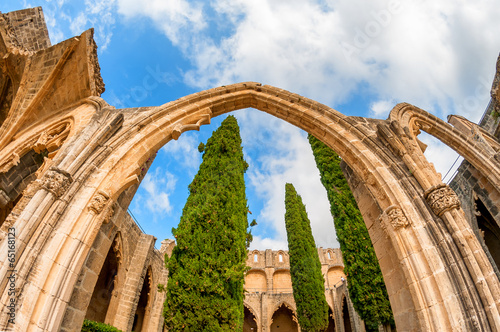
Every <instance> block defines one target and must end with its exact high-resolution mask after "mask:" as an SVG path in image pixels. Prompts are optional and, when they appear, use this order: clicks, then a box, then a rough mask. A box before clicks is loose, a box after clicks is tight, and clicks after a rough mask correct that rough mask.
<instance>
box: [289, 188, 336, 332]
mask: <svg viewBox="0 0 500 332" xmlns="http://www.w3.org/2000/svg"><path fill="white" fill-rule="evenodd" d="M285 206H286V212H285V225H286V232H287V237H288V252H289V255H290V274H291V277H292V287H293V297H294V299H295V303H296V304H297V318H298V320H299V325H300V328H301V330H302V331H304V332H313V331H324V330H325V329H326V328H327V327H328V304H327V302H326V299H325V286H324V285H325V281H324V279H323V275H322V273H321V263H320V261H319V256H318V250H317V249H316V244H315V243H314V238H313V235H312V231H311V224H310V222H309V218H308V217H307V212H306V207H305V206H304V204H303V203H302V198H301V197H300V196H299V195H298V194H297V192H296V191H295V188H294V187H293V185H292V184H291V183H287V184H286V185H285Z"/></svg>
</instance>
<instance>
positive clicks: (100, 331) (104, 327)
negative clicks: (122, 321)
mask: <svg viewBox="0 0 500 332" xmlns="http://www.w3.org/2000/svg"><path fill="white" fill-rule="evenodd" d="M81 332H122V330H119V329H117V328H116V327H114V326H111V325H108V324H104V323H99V322H95V321H93V320H88V319H85V320H84V321H83V326H82V330H81Z"/></svg>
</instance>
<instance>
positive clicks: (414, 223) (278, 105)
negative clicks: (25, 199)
mask: <svg viewBox="0 0 500 332" xmlns="http://www.w3.org/2000/svg"><path fill="white" fill-rule="evenodd" d="M248 107H250V108H256V109H258V110H260V111H264V112H267V113H270V114H272V115H274V116H277V117H279V118H281V119H284V120H285V121H287V122H289V123H291V124H294V125H296V126H298V127H299V128H302V129H304V130H306V131H308V132H309V133H312V134H313V135H315V136H316V137H318V138H319V139H320V140H322V141H323V142H324V143H326V144H327V145H328V146H330V147H331V148H333V149H334V150H335V151H336V152H337V153H338V154H339V155H340V156H341V157H342V159H343V160H344V162H345V163H346V165H347V170H346V172H347V173H349V172H350V173H351V175H352V176H351V185H353V183H352V179H355V180H357V181H358V182H359V183H361V184H362V186H360V188H362V190H364V197H366V198H367V199H369V200H370V201H371V202H372V203H373V204H372V205H371V207H370V208H369V209H371V210H370V211H369V213H370V214H372V215H374V216H373V217H375V218H373V217H372V218H365V219H367V220H365V221H366V222H367V226H368V228H369V229H371V228H372V224H373V223H377V224H379V225H380V226H381V227H379V226H377V227H378V228H379V230H378V231H377V232H375V234H374V233H373V232H372V233H371V234H370V236H371V237H372V238H375V239H374V242H377V241H378V242H379V246H378V247H377V243H376V246H375V248H376V253H377V255H378V257H379V259H380V257H383V256H384V253H381V252H380V250H377V248H380V249H382V248H383V249H384V250H385V251H386V252H393V253H396V257H397V260H398V264H394V262H392V263H391V262H389V263H387V262H384V261H381V267H382V272H383V273H384V275H388V274H393V275H399V276H400V277H399V278H400V280H403V283H401V284H400V285H399V287H400V288H399V289H394V288H393V289H392V292H391V293H390V294H389V296H390V298H391V301H397V295H396V294H397V293H398V292H401V291H405V292H407V293H408V294H414V295H413V296H411V299H412V301H405V302H404V303H398V305H396V306H394V307H396V308H401V309H400V310H401V311H400V312H401V313H402V316H401V317H398V311H397V310H396V312H395V318H396V324H397V325H398V324H399V326H400V327H401V326H402V327H404V326H420V327H421V328H423V329H427V330H432V328H433V326H434V327H435V328H439V329H440V328H444V329H447V328H451V327H453V326H456V324H464V323H462V322H468V323H465V324H472V319H473V318H472V317H474V316H476V317H480V320H481V321H482V323H483V324H484V323H485V322H486V321H488V324H493V326H495V324H497V323H499V324H500V320H498V319H496V315H497V312H498V309H497V305H496V304H495V300H494V299H495V296H494V294H497V293H498V292H499V291H498V289H499V287H497V285H498V280H497V279H493V278H491V276H490V275H487V274H486V273H482V271H485V272H487V270H488V266H485V265H481V264H480V262H481V258H482V256H481V255H484V252H479V253H477V252H476V253H474V255H472V258H470V257H468V256H466V257H467V259H470V260H471V261H470V262H471V263H472V264H475V265H476V266H478V267H479V269H478V268H473V271H472V280H467V276H465V277H462V279H463V282H465V283H466V284H468V285H469V286H468V290H469V292H470V293H471V294H470V299H469V300H468V301H469V302H470V301H477V300H479V301H482V303H483V306H484V307H483V308H484V309H480V310H479V311H480V312H478V313H477V314H472V313H465V318H463V319H462V320H459V319H458V317H459V316H463V315H464V314H462V312H463V311H462V310H451V309H450V308H453V307H457V306H458V307H462V308H466V307H467V306H466V303H463V301H462V300H461V299H459V297H458V295H457V296H452V297H450V296H447V295H446V294H443V293H442V291H443V290H442V288H440V287H438V284H442V283H448V284H450V285H451V289H454V292H455V293H456V294H459V293H460V290H459V289H458V288H457V287H456V286H455V285H454V284H455V283H454V282H452V281H451V280H450V274H449V273H450V271H448V272H446V271H447V269H449V270H451V268H450V267H447V266H446V264H445V260H444V256H445V255H446V252H444V253H442V252H441V253H440V252H439V248H436V246H437V243H436V241H435V239H434V238H433V236H432V235H431V233H429V232H428V227H429V226H428V223H429V220H433V222H432V223H435V225H434V226H433V227H439V225H438V220H439V218H440V217H441V218H443V215H444V217H445V218H446V220H451V221H453V220H459V219H460V218H462V216H461V214H463V213H461V212H460V206H459V205H457V204H454V205H453V204H452V205H450V206H445V207H444V209H445V210H446V211H441V210H438V208H442V206H441V203H440V201H439V199H440V198H442V197H443V196H446V197H448V196H450V195H451V196H450V197H451V202H452V203H453V202H454V200H453V196H452V194H451V193H449V191H448V190H447V189H448V188H447V187H446V186H441V185H439V184H438V185H434V182H429V178H430V179H431V180H433V179H434V180H435V176H434V175H433V174H432V171H433V170H432V168H430V165H428V164H425V163H422V162H421V163H420V164H417V166H416V167H414V165H413V164H412V162H414V161H415V160H417V161H421V159H422V156H420V155H419V151H418V150H414V149H413V150H412V148H413V147H414V146H415V145H416V144H418V143H417V141H416V140H414V139H413V138H412V137H411V135H407V136H406V137H404V138H405V139H406V140H405V141H403V142H397V143H396V145H395V147H392V148H391V149H387V148H386V146H385V144H388V143H387V142H391V141H393V140H392V138H393V137H395V136H396V135H399V134H400V127H401V126H398V123H397V122H395V121H392V122H384V121H380V120H370V119H360V118H354V117H348V116H344V115H342V114H341V113H339V112H337V111H335V110H332V109H330V108H328V107H326V106H324V105H321V104H319V103H317V102H314V101H311V100H309V99H307V98H303V97H300V96H298V95H296V94H291V93H289V92H286V91H284V90H281V89H277V88H274V87H270V86H261V85H260V84H258V83H240V84H234V85H231V86H226V87H220V88H215V89H211V90H207V91H203V92H200V93H196V94H194V95H191V96H188V97H184V98H181V99H179V100H177V101H174V102H171V103H167V104H165V105H162V106H159V107H153V108H146V109H139V110H112V109H106V110H105V111H101V112H100V115H101V116H100V117H99V118H98V119H96V121H97V120H98V121H99V122H100V123H102V124H104V126H102V125H101V127H99V128H97V130H96V128H95V126H93V125H92V121H91V123H90V124H89V126H87V127H86V128H85V129H84V130H83V131H82V132H81V133H77V134H76V135H75V136H74V141H75V143H74V144H73V151H74V152H72V153H67V154H64V155H61V157H60V158H58V160H57V168H54V169H51V170H48V171H47V172H46V173H45V174H44V176H51V177H52V178H57V179H60V181H61V183H62V184H64V186H66V188H65V189H69V187H71V186H72V183H73V182H75V179H73V176H76V177H78V174H85V173H87V174H88V173H89V172H90V173H92V172H94V171H93V170H91V168H92V167H94V164H93V163H92V162H91V161H93V160H98V161H100V162H99V165H100V166H99V172H97V173H94V175H95V176H93V177H92V178H87V180H85V183H86V185H87V186H88V187H91V188H96V189H95V191H94V192H89V191H85V192H84V191H80V195H83V196H84V197H87V198H86V199H85V198H83V197H80V199H82V200H86V201H87V202H88V203H87V204H88V208H87V209H83V210H82V209H81V208H78V209H77V211H76V213H75V214H74V217H72V218H70V217H69V216H66V218H65V220H68V222H69V219H71V220H72V225H73V228H74V229H75V230H77V229H85V228H88V229H95V228H96V227H98V225H99V223H100V222H102V218H103V217H102V216H101V211H102V210H103V209H106V208H107V207H109V206H110V204H112V202H113V201H114V200H116V198H117V197H118V196H119V195H120V193H121V192H123V190H125V189H126V188H128V187H129V186H130V185H132V184H135V183H137V182H138V181H139V178H140V176H141V170H142V168H143V167H142V165H143V164H145V163H146V162H148V160H151V159H152V158H154V155H155V153H156V151H157V150H158V149H159V148H160V147H161V146H163V145H164V144H166V143H168V141H169V140H171V139H172V138H173V139H176V138H178V137H179V135H180V134H182V133H183V132H184V131H186V130H192V129H198V128H199V126H200V125H202V124H206V123H209V122H210V119H211V118H212V117H215V116H218V115H221V114H224V113H227V112H230V111H233V110H236V109H242V108H248ZM419 114H420V115H421V116H424V115H426V116H427V117H428V118H432V116H431V115H429V114H427V113H425V112H423V111H421V112H420V113H419ZM422 114H423V115H422ZM446 126H448V127H447V128H448V130H449V131H453V129H452V127H451V126H450V125H447V124H446ZM85 132H89V133H87V134H86V133H85ZM403 132H404V130H403ZM92 133H93V134H92ZM88 137H91V139H90V141H89V140H88V139H87V140H85V139H84V138H88ZM399 137H401V136H399ZM460 137H461V136H460V135H458V138H460ZM399 143H400V145H397V144H399ZM393 145H394V144H393ZM96 158H97V159H96ZM397 158H401V160H402V161H403V163H402V165H401V164H396V163H395V159H397ZM479 161H480V160H479ZM405 163H406V164H408V165H409V166H411V167H413V168H414V169H412V172H409V171H408V169H407V168H405V166H404V165H406V164H405ZM397 165H399V166H397ZM409 166H406V167H409ZM62 170H67V171H62ZM65 172H66V173H67V174H69V175H66V173H65ZM492 173H494V172H492ZM429 174H430V175H429ZM434 180H433V181H434ZM354 185H355V184H354ZM41 188H42V189H43V186H42V187H41ZM75 189H76V190H78V189H77V188H75ZM75 189H73V190H75ZM360 190H361V189H360ZM50 193H51V192H50V191H48V192H47V191H46V190H45V191H44V190H42V191H38V192H37V195H39V196H40V197H39V199H41V198H42V196H45V195H47V194H50ZM64 195H65V191H62V192H61V198H64V197H65V196H64ZM415 197H417V200H415ZM39 199H37V200H31V201H30V203H32V202H33V203H34V202H38V201H39ZM357 199H358V200H360V198H359V197H357ZM416 201H419V202H420V203H418V204H416ZM448 201H450V200H448ZM361 203H362V202H361ZM34 204H38V203H34ZM363 206H364V205H363V204H360V207H363ZM422 206H429V208H426V209H423V210H422ZM68 209H69V210H72V209H74V208H73V207H71V206H69V207H68ZM69 210H68V211H69ZM362 212H363V211H362ZM365 215H366V213H365ZM379 216H380V217H379ZM25 218H28V219H30V218H31V215H30V216H28V215H26V216H25ZM370 219H371V220H370ZM370 223H371V224H370ZM381 232H385V233H386V234H387V235H388V237H386V236H385V235H384V236H383V235H382V234H381ZM440 232H441V233H443V232H446V230H442V229H440ZM87 234H88V233H87ZM88 235H90V234H88ZM443 237H444V238H445V241H447V246H448V247H447V248H446V250H448V251H456V250H457V247H456V244H455V243H453V240H452V239H450V238H446V236H444V235H443ZM77 238H78V241H79V243H74V244H71V243H70V242H71V241H70V239H66V240H65V241H66V243H67V245H69V246H70V247H71V248H72V249H70V250H68V251H66V255H63V256H61V258H63V257H64V256H65V257H68V259H69V261H67V263H64V262H61V263H60V264H59V266H67V269H68V272H69V271H74V270H75V269H78V268H79V267H80V266H81V264H82V257H83V254H84V253H85V252H86V251H85V247H84V246H83V244H84V243H88V241H90V240H91V239H92V238H91V237H83V238H82V237H78V236H77ZM468 241H469V243H471V244H472V245H474V239H468ZM476 242H477V241H476ZM477 245H478V246H479V244H477ZM429 248H431V249H430V250H429ZM432 248H435V249H432ZM460 249H461V248H458V250H460ZM461 254H463V252H462V253H461ZM22 255H24V253H23V250H21V252H20V257H23V256H22ZM436 255H437V256H438V257H442V260H439V259H438V260H436V259H435V256H436ZM70 257H71V258H70ZM410 257H411V259H410ZM63 259H64V258H63ZM22 261H23V260H21V262H22ZM462 265H463V266H464V268H467V267H468V266H470V264H469V265H467V267H466V265H465V264H463V263H462ZM480 265H481V266H480ZM58 270H59V268H57V266H53V268H50V269H49V271H50V272H49V275H53V276H48V278H49V279H50V280H54V283H53V284H52V285H51V286H50V287H56V288H57V289H61V290H64V289H67V288H71V287H72V281H71V279H68V278H62V279H61V278H55V276H56V275H57V274H59V272H58ZM441 271H442V272H441ZM452 272H453V271H452ZM478 272H479V274H478ZM481 275H484V276H485V277H487V281H488V287H487V288H482V289H478V290H474V289H476V288H475V286H473V285H474V280H478V278H480V277H481ZM495 278H496V277H495ZM471 286H472V287H471ZM61 293H62V291H61ZM424 293H425V294H428V295H426V296H420V295H418V294H424ZM40 295H41V294H40ZM57 298H58V297H53V298H47V297H45V296H39V297H38V298H37V303H39V304H40V305H37V306H35V307H36V308H46V309H42V310H47V313H48V312H49V310H50V311H52V312H53V311H54V310H55V309H56V308H57V307H58V306H59V305H60V304H59V300H57ZM430 299H433V300H430ZM40 301H41V302H40ZM429 301H430V302H429ZM42 303H45V305H41V304H42ZM493 304H494V305H493ZM401 305H402V306H401ZM419 308H426V309H424V310H420V309H419ZM408 312H410V314H408ZM481 312H483V313H481ZM403 313H404V314H403ZM42 315H46V314H43V313H42ZM49 316H51V315H49ZM403 316H404V318H403ZM485 316H488V319H487V320H486V319H485ZM438 317H439V319H438ZM49 321H50V320H49ZM436 324H437V325H436Z"/></svg>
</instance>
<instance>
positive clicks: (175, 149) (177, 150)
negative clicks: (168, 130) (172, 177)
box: [162, 132, 201, 177]
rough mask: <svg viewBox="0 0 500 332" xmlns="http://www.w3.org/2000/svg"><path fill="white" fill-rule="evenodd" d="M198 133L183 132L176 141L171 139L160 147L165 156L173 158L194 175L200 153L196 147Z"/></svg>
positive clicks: (199, 159)
mask: <svg viewBox="0 0 500 332" xmlns="http://www.w3.org/2000/svg"><path fill="white" fill-rule="evenodd" d="M198 144H199V139H198V135H197V134H196V133H194V132H186V133H183V134H182V135H181V136H180V137H179V139H178V140H177V141H175V140H172V141H170V142H169V143H168V144H167V145H165V146H164V147H163V148H162V151H163V152H164V153H165V154H166V156H167V158H171V159H174V160H175V161H176V162H177V163H179V164H180V165H181V166H182V167H184V168H185V170H186V171H187V172H188V173H189V174H190V177H194V174H196V172H197V171H198V167H199V166H200V163H201V154H200V152H199V151H198V149H197V146H198Z"/></svg>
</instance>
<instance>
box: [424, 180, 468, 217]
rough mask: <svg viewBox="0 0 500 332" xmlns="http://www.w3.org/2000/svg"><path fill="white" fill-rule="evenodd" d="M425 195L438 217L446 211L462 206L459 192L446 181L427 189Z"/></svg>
mask: <svg viewBox="0 0 500 332" xmlns="http://www.w3.org/2000/svg"><path fill="white" fill-rule="evenodd" d="M424 197H425V199H426V201H427V203H428V204H429V206H430V207H431V209H432V211H433V212H434V213H435V214H436V215H437V216H438V217H441V216H442V215H443V213H445V212H446V211H450V210H452V209H458V208H460V200H459V199H458V196H457V194H455V192H454V191H453V189H451V188H450V187H449V186H448V185H446V184H444V183H442V184H439V185H437V186H434V187H431V188H429V189H427V190H426V191H425V194H424Z"/></svg>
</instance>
